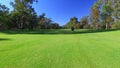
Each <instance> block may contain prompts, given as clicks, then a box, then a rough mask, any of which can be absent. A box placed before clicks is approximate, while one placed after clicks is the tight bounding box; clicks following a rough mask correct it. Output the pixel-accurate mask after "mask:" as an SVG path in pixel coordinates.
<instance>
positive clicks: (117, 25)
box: [112, 21, 120, 29]
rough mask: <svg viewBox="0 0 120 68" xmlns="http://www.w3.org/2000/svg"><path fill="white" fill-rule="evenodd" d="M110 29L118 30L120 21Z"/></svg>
mask: <svg viewBox="0 0 120 68" xmlns="http://www.w3.org/2000/svg"><path fill="white" fill-rule="evenodd" d="M112 29H120V21H117V22H116V23H114V24H113V25H112Z"/></svg>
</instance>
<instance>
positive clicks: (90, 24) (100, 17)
mask: <svg viewBox="0 0 120 68" xmlns="http://www.w3.org/2000/svg"><path fill="white" fill-rule="evenodd" d="M34 2H38V0H14V2H10V5H11V6H12V7H13V8H14V10H13V11H11V12H10V11H9V8H7V7H6V6H5V5H3V4H0V30H4V29H29V30H33V29H60V28H67V29H70V28H71V27H74V28H75V29H110V28H114V29H118V28H120V0H97V1H96V2H95V3H94V4H93V6H92V7H91V12H90V14H89V15H87V16H83V17H82V18H81V19H80V20H79V19H78V18H77V17H72V18H70V20H69V21H68V22H67V23H66V24H65V25H64V26H62V27H61V26H60V25H59V24H58V23H56V22H54V21H52V19H51V18H47V17H46V15H45V13H43V14H41V15H37V13H36V12H35V10H34V8H33V7H32V4H33V3H34Z"/></svg>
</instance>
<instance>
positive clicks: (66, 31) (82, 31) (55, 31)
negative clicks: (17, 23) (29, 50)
mask: <svg viewBox="0 0 120 68" xmlns="http://www.w3.org/2000/svg"><path fill="white" fill-rule="evenodd" d="M117 30H119V29H110V30H91V29H77V30H75V31H71V30H70V29H52V30H33V31H29V30H6V31H0V33H5V34H87V33H99V32H110V31H117ZM1 40H2V39H1ZM3 40H5V39H3ZM6 40H7V39H6Z"/></svg>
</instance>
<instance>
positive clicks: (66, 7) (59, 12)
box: [0, 0, 95, 25]
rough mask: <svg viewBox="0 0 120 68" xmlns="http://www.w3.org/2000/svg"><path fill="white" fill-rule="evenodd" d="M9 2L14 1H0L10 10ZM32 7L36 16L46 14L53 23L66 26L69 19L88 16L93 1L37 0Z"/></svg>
mask: <svg viewBox="0 0 120 68" xmlns="http://www.w3.org/2000/svg"><path fill="white" fill-rule="evenodd" d="M10 1H14V0H0V3H2V4H5V5H6V6H7V7H9V8H10V9H11V10H12V7H11V6H10V5H9V2H10ZM38 1H39V2H38V3H34V4H33V7H34V8H35V11H36V12H37V14H38V15H40V14H42V13H46V17H48V18H52V20H53V21H55V22H57V23H59V24H60V25H64V24H66V23H67V22H68V21H69V19H70V18H71V17H73V16H76V17H77V18H78V19H79V20H80V19H81V18H82V17H83V16H87V15H89V14H90V7H91V6H92V5H93V3H94V2H95V0H38Z"/></svg>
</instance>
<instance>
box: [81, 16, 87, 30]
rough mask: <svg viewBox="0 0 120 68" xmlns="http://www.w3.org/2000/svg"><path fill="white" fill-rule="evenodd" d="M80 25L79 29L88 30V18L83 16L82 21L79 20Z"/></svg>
mask: <svg viewBox="0 0 120 68" xmlns="http://www.w3.org/2000/svg"><path fill="white" fill-rule="evenodd" d="M80 24H81V28H82V29H83V28H88V27H89V25H88V16H84V17H82V19H81V20H80Z"/></svg>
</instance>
